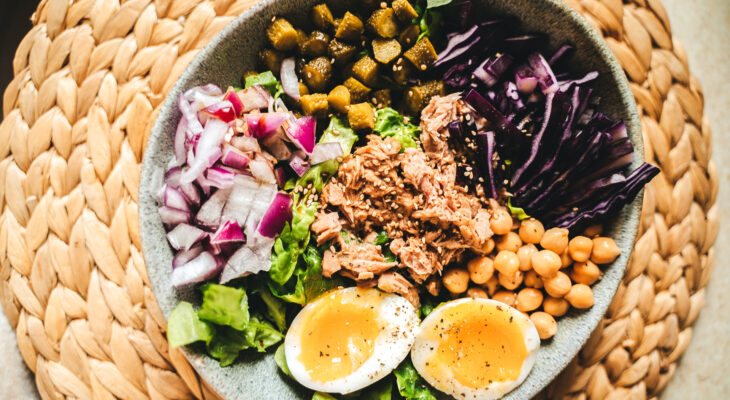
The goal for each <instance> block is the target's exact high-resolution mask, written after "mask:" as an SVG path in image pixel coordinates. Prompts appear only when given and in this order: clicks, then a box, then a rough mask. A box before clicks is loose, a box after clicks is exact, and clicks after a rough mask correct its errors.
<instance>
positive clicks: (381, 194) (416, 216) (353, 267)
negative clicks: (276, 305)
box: [312, 95, 494, 299]
mask: <svg viewBox="0 0 730 400" xmlns="http://www.w3.org/2000/svg"><path fill="white" fill-rule="evenodd" d="M457 118H462V119H464V118H474V117H473V114H472V113H471V112H470V110H469V108H468V107H467V106H466V104H465V103H463V102H462V101H461V100H459V99H458V95H449V96H446V97H436V98H434V99H433V100H432V101H431V103H430V104H429V105H428V106H427V107H426V108H425V109H424V110H423V112H422V116H421V125H420V128H421V131H422V133H421V141H422V143H423V149H421V148H420V147H419V148H406V149H404V150H403V151H401V145H400V142H398V140H397V139H395V138H393V137H388V138H385V139H382V138H380V137H379V136H376V135H370V136H368V138H367V139H368V143H367V144H366V145H365V146H362V147H360V148H358V149H357V150H356V151H355V152H354V153H353V154H352V155H350V156H348V157H346V158H345V159H344V160H343V161H342V163H341V164H340V167H339V170H338V172H337V175H336V176H335V177H334V178H333V179H331V180H330V182H329V183H327V185H326V186H325V188H324V190H323V191H322V197H321V204H322V206H321V207H322V209H321V212H320V213H319V214H318V215H317V220H316V222H315V223H314V224H313V225H312V230H313V231H314V232H315V233H316V234H317V242H318V243H320V244H321V243H325V242H329V243H330V244H331V245H332V250H331V251H330V253H329V255H328V254H325V258H327V260H324V261H323V270H324V271H325V273H327V274H329V275H330V276H331V274H333V273H337V271H339V274H340V275H342V276H345V277H348V278H351V279H354V280H356V281H358V282H362V284H363V285H365V284H366V283H365V281H367V282H370V281H371V280H373V279H377V281H378V287H380V288H381V289H383V290H386V291H390V292H395V293H399V294H401V295H403V296H406V297H408V296H410V297H413V293H416V295H415V297H416V299H417V297H418V296H417V289H416V286H414V285H413V283H411V282H415V283H416V284H417V285H418V287H422V288H426V289H427V290H428V291H429V292H431V293H437V292H438V290H439V286H438V284H439V280H438V279H429V278H431V277H438V276H440V274H441V271H443V269H444V267H445V266H447V265H449V264H451V263H455V262H460V261H461V260H462V257H463V256H464V253H465V252H467V251H471V252H474V253H477V254H484V253H485V252H486V251H490V250H491V249H492V248H493V245H494V243H493V242H492V240H491V238H492V231H491V229H490V227H489V219H490V216H491V212H490V209H491V208H493V204H490V203H489V202H488V199H486V198H485V196H484V195H483V191H479V189H478V188H477V187H469V186H464V185H462V184H459V183H457V179H456V178H457V176H456V174H457V169H458V167H459V164H458V163H459V162H461V161H459V160H462V159H464V156H463V155H462V154H460V153H458V152H457V151H455V150H454V149H452V148H450V143H449V132H448V128H447V126H448V124H449V122H451V121H452V120H454V119H457ZM476 186H479V185H476ZM381 231H385V232H386V233H387V234H388V238H389V239H390V240H391V242H390V246H389V247H388V248H386V249H384V248H382V247H381V246H376V245H375V244H374V240H375V237H376V232H381ZM340 232H346V233H347V235H346V236H348V235H349V236H350V239H351V240H349V243H346V242H347V240H343V239H342V235H341V234H340ZM357 238H360V239H363V241H359V240H358V239H357ZM338 248H339V249H338ZM384 250H389V253H392V255H393V256H395V257H396V260H397V261H393V260H392V259H386V257H385V255H384V253H383V251H384ZM406 277H408V279H406ZM409 279H410V280H409ZM367 284H370V283H367Z"/></svg>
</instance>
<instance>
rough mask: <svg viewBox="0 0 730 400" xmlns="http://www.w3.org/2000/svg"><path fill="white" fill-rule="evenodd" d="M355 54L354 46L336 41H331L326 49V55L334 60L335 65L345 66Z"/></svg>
mask: <svg viewBox="0 0 730 400" xmlns="http://www.w3.org/2000/svg"><path fill="white" fill-rule="evenodd" d="M355 53H357V49H356V48H355V46H352V45H349V44H347V43H345V42H341V41H339V40H337V39H332V41H330V44H329V46H328V47H327V54H329V56H330V57H331V58H333V59H334V60H335V65H345V64H347V63H348V62H350V60H352V57H354V56H355Z"/></svg>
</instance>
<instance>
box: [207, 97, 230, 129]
mask: <svg viewBox="0 0 730 400" xmlns="http://www.w3.org/2000/svg"><path fill="white" fill-rule="evenodd" d="M203 112H204V113H205V114H208V115H210V116H211V117H213V118H216V119H219V120H221V121H223V122H225V123H227V124H230V123H231V122H233V121H234V120H235V119H236V110H235V109H234V108H233V104H231V102H230V101H228V100H224V101H220V102H218V103H215V104H211V105H209V106H208V107H205V108H204V109H203Z"/></svg>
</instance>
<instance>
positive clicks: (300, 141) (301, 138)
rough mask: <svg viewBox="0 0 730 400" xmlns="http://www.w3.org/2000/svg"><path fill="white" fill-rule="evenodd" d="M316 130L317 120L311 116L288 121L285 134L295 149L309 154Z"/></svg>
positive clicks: (312, 148) (312, 147)
mask: <svg viewBox="0 0 730 400" xmlns="http://www.w3.org/2000/svg"><path fill="white" fill-rule="evenodd" d="M316 130H317V119H316V118H314V117H313V116H311V115H308V116H305V117H301V118H299V119H297V120H293V121H289V124H288V126H287V127H286V134H287V136H289V138H290V139H291V140H292V142H294V144H295V145H297V147H299V148H300V149H302V150H304V151H305V152H306V153H307V154H311V153H312V151H313V150H314V141H315V132H316Z"/></svg>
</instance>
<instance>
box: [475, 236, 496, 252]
mask: <svg viewBox="0 0 730 400" xmlns="http://www.w3.org/2000/svg"><path fill="white" fill-rule="evenodd" d="M492 250H494V239H491V238H490V239H489V240H487V241H486V242H484V247H482V248H481V249H479V250H478V251H479V253H480V254H489V253H491V252H492Z"/></svg>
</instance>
